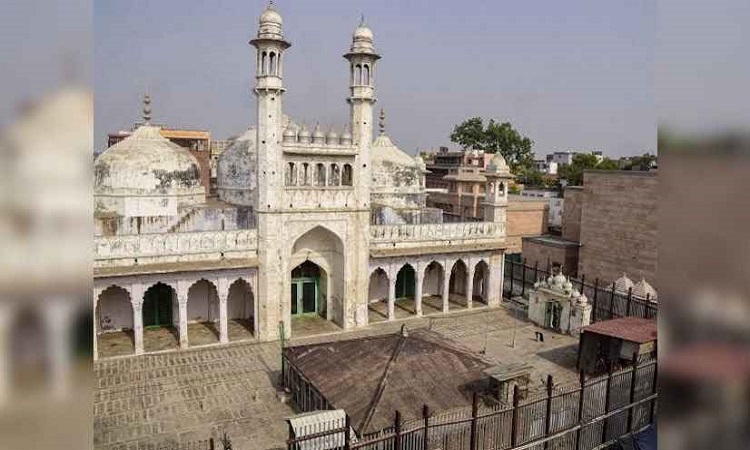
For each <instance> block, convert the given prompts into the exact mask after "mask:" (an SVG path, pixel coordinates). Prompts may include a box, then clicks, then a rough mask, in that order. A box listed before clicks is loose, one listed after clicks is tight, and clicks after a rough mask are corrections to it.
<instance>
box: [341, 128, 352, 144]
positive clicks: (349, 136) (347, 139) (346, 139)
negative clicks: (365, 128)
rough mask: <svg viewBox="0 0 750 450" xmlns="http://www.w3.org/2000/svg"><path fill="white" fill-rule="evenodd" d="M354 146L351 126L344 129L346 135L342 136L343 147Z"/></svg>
mask: <svg viewBox="0 0 750 450" xmlns="http://www.w3.org/2000/svg"><path fill="white" fill-rule="evenodd" d="M351 144H352V133H351V132H349V126H348V125H347V126H345V127H344V133H343V134H342V135H341V145H351Z"/></svg>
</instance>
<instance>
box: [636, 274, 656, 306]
mask: <svg viewBox="0 0 750 450" xmlns="http://www.w3.org/2000/svg"><path fill="white" fill-rule="evenodd" d="M633 295H634V296H636V297H638V298H642V299H645V298H648V299H649V300H654V301H656V300H658V299H659V294H658V293H657V292H656V289H654V287H653V286H651V284H649V283H648V281H646V279H645V278H641V281H639V282H637V283H636V284H635V286H633Z"/></svg>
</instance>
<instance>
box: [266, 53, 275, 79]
mask: <svg viewBox="0 0 750 450" xmlns="http://www.w3.org/2000/svg"><path fill="white" fill-rule="evenodd" d="M268 61H269V72H268V74H269V75H276V53H274V52H271V53H270V54H269V55H268Z"/></svg>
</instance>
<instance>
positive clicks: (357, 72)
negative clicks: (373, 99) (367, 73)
mask: <svg viewBox="0 0 750 450" xmlns="http://www.w3.org/2000/svg"><path fill="white" fill-rule="evenodd" d="M354 77H355V84H357V85H360V84H362V66H361V65H359V64H357V66H356V68H355V69H354Z"/></svg>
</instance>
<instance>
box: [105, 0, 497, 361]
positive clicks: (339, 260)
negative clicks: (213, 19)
mask: <svg viewBox="0 0 750 450" xmlns="http://www.w3.org/2000/svg"><path fill="white" fill-rule="evenodd" d="M250 43H251V44H252V46H254V47H255V48H256V50H257V69H256V70H257V76H256V77H255V88H254V92H255V96H256V99H257V108H258V110H257V123H256V124H255V126H254V127H251V128H250V129H249V130H248V131H247V132H246V133H245V134H244V135H243V136H241V137H240V138H238V139H237V140H236V141H235V142H234V143H233V145H232V146H231V147H230V148H228V149H227V150H225V151H224V153H223V154H222V156H221V159H220V160H219V162H218V166H217V189H218V196H219V198H218V199H207V196H206V194H207V193H206V192H205V190H204V188H203V187H202V186H201V183H200V179H201V177H200V170H199V165H198V162H197V160H195V159H194V158H193V156H191V155H190V153H189V152H188V151H187V150H186V149H183V148H182V147H179V146H178V145H176V144H173V143H171V142H170V141H168V140H167V139H165V138H163V137H162V136H161V135H160V129H159V128H158V127H156V126H152V125H150V124H149V119H150V110H147V111H146V114H145V117H144V118H145V123H144V124H143V125H141V126H140V127H138V128H137V129H136V130H135V132H134V133H133V134H132V135H131V136H130V137H128V138H126V139H125V140H123V141H121V142H119V143H117V144H115V145H113V146H112V147H110V148H109V149H107V150H106V151H105V152H103V153H102V154H101V155H100V156H99V157H98V158H97V160H96V163H95V191H94V194H95V217H96V236H95V268H94V283H93V300H94V305H93V306H94V315H95V331H94V333H95V339H94V341H95V342H96V345H95V355H99V356H101V357H105V356H110V355H113V354H118V352H120V353H119V354H125V353H130V354H142V353H144V352H150V351H156V350H160V349H162V348H166V347H164V346H163V345H162V344H163V343H164V341H165V340H166V341H168V339H166V338H164V336H165V334H164V332H163V330H169V333H167V334H166V336H169V335H171V336H172V339H173V347H179V348H183V349H184V348H188V347H191V346H195V345H203V344H205V343H213V342H215V343H216V344H223V343H227V342H230V341H233V340H239V339H253V340H259V341H269V340H276V339H279V338H281V337H282V334H283V337H290V336H294V335H299V334H303V333H304V332H305V330H309V327H311V326H319V327H321V329H343V330H351V329H356V328H360V327H366V326H368V324H372V323H375V322H379V321H391V320H398V319H401V318H405V317H407V316H423V315H429V314H436V315H437V314H446V313H449V312H450V311H452V310H456V309H462V310H463V309H468V308H476V307H480V306H484V307H497V306H499V305H500V300H501V295H502V283H503V277H502V274H503V270H504V267H503V261H504V252H505V247H506V245H505V222H506V206H507V194H508V191H507V185H508V180H509V179H510V178H511V175H510V173H509V169H508V166H507V164H506V162H505V161H504V160H503V158H502V156H500V155H497V156H495V157H494V159H493V160H492V162H491V164H490V166H489V168H488V171H487V180H488V181H487V186H486V197H485V201H484V205H483V209H484V221H482V222H467V223H442V212H441V211H440V210H435V209H431V208H426V207H425V196H426V194H425V184H424V174H425V172H426V169H425V166H424V163H423V162H422V161H421V159H420V158H419V157H412V156H409V155H407V154H406V153H404V152H403V151H401V150H400V149H399V148H398V147H397V146H396V145H395V144H394V143H393V142H392V141H391V139H390V138H389V137H388V135H387V134H386V133H385V124H384V119H385V118H384V115H383V113H382V110H381V114H380V132H379V135H378V136H376V137H375V136H373V134H374V133H373V128H374V118H373V110H374V106H375V102H376V98H375V79H376V74H377V70H376V65H377V64H378V61H379V59H380V55H379V54H378V53H377V51H376V50H375V47H374V44H373V33H372V31H371V30H370V29H369V28H368V27H367V26H365V25H364V24H360V26H359V27H358V28H357V29H356V30H355V31H354V34H353V37H352V43H351V47H350V48H349V51H348V52H347V53H346V54H345V55H344V58H345V59H346V60H347V62H348V70H349V73H350V78H349V84H350V86H349V97H348V98H347V103H348V104H349V109H350V123H349V124H347V125H346V126H345V127H344V129H343V130H342V131H341V132H340V133H336V132H335V131H331V130H327V132H326V133H324V132H323V131H322V130H321V129H320V127H319V126H315V127H313V129H312V131H310V130H309V129H308V128H307V127H306V126H304V125H302V126H300V125H298V124H296V123H295V122H294V121H293V120H291V119H289V118H288V117H287V116H285V114H284V108H283V100H284V95H285V92H286V88H285V86H284V83H283V75H284V62H285V61H286V59H287V57H294V56H293V53H291V54H289V55H288V54H287V53H288V51H289V49H290V47H291V44H290V43H289V42H288V41H287V40H285V38H284V36H283V32H282V19H281V16H280V15H279V13H278V12H277V11H276V10H275V8H274V6H273V5H272V4H270V5H269V6H268V7H267V8H266V10H265V11H264V12H263V13H262V14H261V16H260V20H259V29H258V33H257V37H256V38H255V39H253V40H252V41H250ZM342 70H344V67H343V65H342ZM311 324H313V325H311ZM206 329H209V330H213V333H214V334H213V337H212V335H211V333H208V334H206V333H205V330H206ZM160 330H162V331H160ZM160 333H162V334H160ZM298 333H299V334H298ZM207 336H208V337H207ZM212 339H213V341H212ZM95 357H96V356H95Z"/></svg>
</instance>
